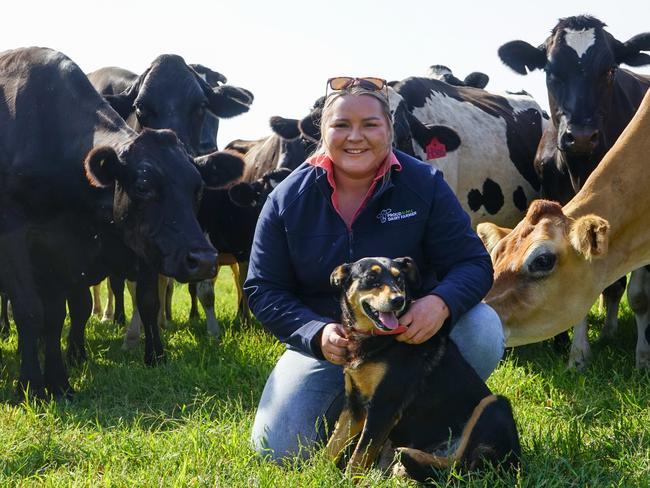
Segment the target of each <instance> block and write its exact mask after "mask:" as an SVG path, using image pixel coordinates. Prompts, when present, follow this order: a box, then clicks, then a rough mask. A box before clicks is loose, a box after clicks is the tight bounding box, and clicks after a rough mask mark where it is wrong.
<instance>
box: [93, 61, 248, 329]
mask: <svg viewBox="0 0 650 488" xmlns="http://www.w3.org/2000/svg"><path fill="white" fill-rule="evenodd" d="M88 76H89V78H90V80H91V82H93V85H94V86H95V88H96V89H97V91H99V92H100V93H101V94H102V95H103V96H104V97H105V98H106V99H107V100H108V102H109V103H110V104H111V105H112V106H113V108H115V109H116V111H117V112H118V113H119V114H120V115H121V116H122V117H123V118H124V119H125V120H126V122H127V124H128V125H129V126H130V127H132V128H133V129H135V130H136V131H140V130H142V129H143V128H145V127H146V128H150V129H171V130H173V131H174V132H175V133H176V135H177V136H178V137H179V139H180V140H181V141H182V142H183V143H184V144H185V146H186V149H187V150H188V152H190V153H191V154H192V155H197V154H207V153H210V152H212V151H216V148H217V130H218V127H219V120H218V117H233V116H235V115H239V114H241V113H244V112H246V111H247V110H248V109H249V107H250V104H251V103H252V101H253V95H252V93H251V92H249V91H248V90H245V89H243V88H237V87H233V86H228V85H223V83H225V82H226V81H227V80H226V77H225V76H224V75H222V74H221V73H217V72H215V71H212V70H210V69H209V68H206V67H205V66H203V65H200V64H191V65H187V64H186V63H185V61H184V60H183V58H182V57H180V56H177V55H172V54H164V55H161V56H158V57H157V58H156V59H155V60H154V61H153V62H152V63H151V65H150V66H149V68H147V69H146V70H145V72H144V73H142V74H141V75H140V76H137V75H135V74H133V73H130V72H129V71H127V70H123V69H121V68H102V69H100V70H97V71H94V72H93V73H90V74H89V75H88ZM122 87H124V88H123V90H122V91H121V92H120V93H117V94H116V93H115V91H116V90H117V89H118V88H122ZM111 287H112V288H113V291H114V292H115V318H116V320H118V321H120V322H121V321H123V320H124V299H123V280H122V279H121V277H119V276H112V277H111ZM135 320H136V322H137V320H138V317H137V315H136V316H135ZM132 327H133V328H138V327H139V324H138V323H134V324H132Z"/></svg>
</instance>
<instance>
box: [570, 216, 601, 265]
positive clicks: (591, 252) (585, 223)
mask: <svg viewBox="0 0 650 488" xmlns="http://www.w3.org/2000/svg"><path fill="white" fill-rule="evenodd" d="M569 238H570V241H571V245H572V246H573V248H574V249H575V250H576V251H578V252H579V253H580V254H582V255H583V256H584V257H585V259H586V260H587V261H591V260H592V259H593V258H599V257H602V256H604V255H605V254H607V249H608V247H609V222H607V220H605V219H603V218H602V217H598V216H597V215H585V216H584V217H580V218H578V220H576V221H575V222H574V223H573V225H572V226H571V230H570V232H569Z"/></svg>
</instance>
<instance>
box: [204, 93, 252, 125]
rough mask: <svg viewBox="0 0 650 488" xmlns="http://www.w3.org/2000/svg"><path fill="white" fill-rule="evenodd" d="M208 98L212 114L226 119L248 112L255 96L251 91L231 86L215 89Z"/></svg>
mask: <svg viewBox="0 0 650 488" xmlns="http://www.w3.org/2000/svg"><path fill="white" fill-rule="evenodd" d="M208 98H209V100H210V102H209V109H210V112H212V113H213V114H214V115H216V116H217V117H221V118H226V119H227V118H229V117H234V116H235V115H240V114H243V113H244V112H248V109H250V105H251V103H253V94H252V93H251V92H250V91H248V90H245V89H244V88H237V87H236V86H230V85H223V86H219V87H217V88H215V89H214V90H213V91H212V92H211V93H210V94H209V95H208Z"/></svg>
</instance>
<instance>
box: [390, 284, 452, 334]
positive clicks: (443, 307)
mask: <svg viewBox="0 0 650 488" xmlns="http://www.w3.org/2000/svg"><path fill="white" fill-rule="evenodd" d="M447 317H449V308H447V304H446V303H445V302H444V301H443V300H442V298H440V297H439V296H436V295H426V296H424V297H422V298H419V299H417V300H414V301H413V302H412V303H411V306H410V307H409V309H408V311H407V312H406V313H405V314H404V315H402V316H401V317H400V319H399V323H400V325H406V326H407V327H408V330H407V331H406V332H402V333H401V334H400V335H398V336H397V337H396V339H397V340H398V341H400V342H406V343H408V344H422V343H423V342H425V341H427V340H429V339H431V337H433V336H434V335H435V334H436V332H438V331H439V330H440V327H442V324H443V323H444V322H445V320H446V319H447Z"/></svg>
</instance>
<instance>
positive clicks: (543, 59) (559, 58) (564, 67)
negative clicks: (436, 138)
mask: <svg viewBox="0 0 650 488" xmlns="http://www.w3.org/2000/svg"><path fill="white" fill-rule="evenodd" d="M604 27H605V24H603V23H602V22H601V21H599V20H598V19H596V18H594V17H589V16H577V17H568V18H566V19H561V20H560V21H559V22H558V24H557V25H556V26H555V27H554V28H553V30H552V32H551V35H550V37H549V38H547V39H546V41H545V42H544V43H543V44H542V45H541V46H539V47H533V46H531V45H530V44H528V43H526V42H524V41H512V42H509V43H507V44H504V45H503V46H502V47H501V48H500V49H499V56H500V57H501V59H502V60H503V61H504V63H506V64H507V65H508V66H509V67H511V68H512V69H513V70H515V71H517V72H518V73H521V74H524V75H525V74H526V73H527V71H526V68H528V69H529V70H535V69H543V70H544V71H545V72H546V85H547V88H548V98H549V106H550V109H551V118H552V120H553V126H552V127H551V128H550V129H548V133H547V134H545V136H544V144H543V145H541V146H540V148H539V151H540V153H541V154H539V158H538V168H539V169H540V171H541V174H542V188H543V192H542V197H543V198H550V199H554V200H557V201H559V202H560V203H561V204H564V203H566V202H568V201H569V199H570V198H571V197H572V196H573V195H574V194H575V192H577V191H578V190H580V188H581V186H582V184H583V183H584V181H585V180H586V178H587V177H588V176H589V174H590V173H591V172H592V171H593V169H594V168H595V167H596V165H597V164H598V163H599V162H600V160H601V159H602V157H603V156H604V154H605V153H606V152H607V150H608V149H609V148H610V147H611V146H612V144H614V142H615V141H616V139H617V138H618V136H619V135H620V134H621V132H622V131H623V128H624V127H625V126H626V125H627V123H628V122H629V121H630V119H631V118H632V116H633V115H634V113H635V112H636V109H637V108H638V106H639V104H640V103H641V100H642V98H643V95H644V94H645V92H646V90H647V89H648V87H650V77H649V76H643V75H638V74H635V73H632V72H630V71H627V70H624V69H619V65H620V64H622V63H625V64H629V65H632V66H641V65H644V64H649V63H650V56H648V55H647V54H644V53H641V52H640V51H643V50H650V34H647V33H646V34H640V35H638V36H635V37H633V38H632V39H630V40H629V41H627V42H625V43H623V42H620V41H618V40H616V39H615V38H614V37H613V36H612V35H611V34H609V33H608V32H607V31H605V30H604ZM643 274H645V273H643ZM634 281H635V282H638V279H635V280H634ZM625 282H626V280H625V277H623V278H621V279H619V280H618V281H617V282H616V283H615V284H613V285H612V286H610V287H608V288H607V289H606V290H605V292H604V296H605V301H606V304H607V318H606V320H605V325H604V326H603V331H602V333H601V336H602V337H606V336H611V335H612V334H613V333H614V331H615V330H616V328H617V326H618V321H617V314H618V302H619V300H620V298H621V297H622V295H623V292H624V291H625ZM588 355H589V341H588V339H587V320H586V318H585V319H583V320H582V321H581V322H580V324H579V325H578V326H576V328H575V329H574V340H573V345H572V348H571V353H570V356H569V358H570V359H569V364H570V365H571V366H576V367H583V366H584V364H585V362H586V359H587V357H588Z"/></svg>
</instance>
